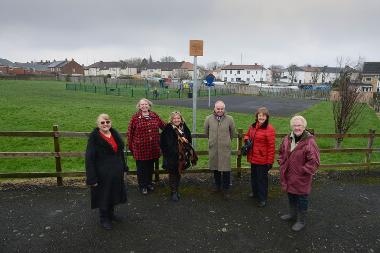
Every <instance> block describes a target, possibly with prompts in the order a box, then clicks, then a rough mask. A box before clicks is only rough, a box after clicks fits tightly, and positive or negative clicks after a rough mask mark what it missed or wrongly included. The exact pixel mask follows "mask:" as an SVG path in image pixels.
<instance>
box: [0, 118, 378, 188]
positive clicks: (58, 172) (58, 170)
mask: <svg viewBox="0 0 380 253" xmlns="http://www.w3.org/2000/svg"><path fill="white" fill-rule="evenodd" d="M89 134H90V133H89V132H69V131H62V132H61V131H59V130H58V126H57V125H54V126H53V131H0V137H15V138H17V137H31V138H41V137H45V138H46V137H51V138H53V140H54V151H47V152H0V159H7V158H30V157H39V158H47V157H54V158H55V172H10V173H0V178H43V177H56V178H57V185H62V184H63V177H76V176H84V175H85V172H84V171H74V172H63V171H62V160H61V158H67V157H84V156H85V152H81V151H71V152H62V151H61V149H60V138H87V137H88V136H89ZM121 134H122V135H123V136H125V133H121ZM285 135H286V134H276V138H282V137H284V136H285ZM192 136H193V138H199V139H202V138H206V135H205V134H199V133H195V134H192ZM314 136H315V137H316V138H333V139H336V138H362V139H367V140H368V145H367V147H366V148H341V149H335V148H329V149H320V152H321V153H363V154H365V162H363V163H336V164H321V165H320V168H359V167H360V168H361V167H365V168H366V169H367V171H368V170H369V169H370V168H371V167H372V166H377V165H380V162H372V161H371V155H372V153H380V147H373V143H374V139H375V138H376V137H380V134H376V133H375V130H369V133H367V134H364V133H360V134H318V133H315V134H314ZM234 138H236V139H237V146H236V149H233V150H232V152H231V153H232V155H234V156H236V167H233V168H232V169H233V171H235V172H236V173H237V175H238V177H240V176H241V172H242V170H243V169H246V168H243V167H242V165H241V164H242V163H241V162H242V155H241V152H240V149H241V146H242V144H243V130H242V129H238V132H237V133H235V136H234ZM276 152H278V151H276ZM126 154H127V156H128V155H130V154H131V153H130V151H127V152H126ZM197 154H198V155H200V156H206V155H208V151H207V150H199V151H197ZM275 168H276V167H275ZM205 172H209V169H207V168H198V169H192V170H188V171H186V173H205ZM135 173H136V172H135V171H132V172H131V174H135ZM160 174H166V171H163V170H159V161H158V160H157V161H156V163H155V180H156V181H158V180H159V175H160Z"/></svg>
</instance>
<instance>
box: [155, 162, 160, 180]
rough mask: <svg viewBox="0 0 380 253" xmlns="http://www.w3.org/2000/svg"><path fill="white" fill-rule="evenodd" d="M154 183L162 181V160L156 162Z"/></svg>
mask: <svg viewBox="0 0 380 253" xmlns="http://www.w3.org/2000/svg"><path fill="white" fill-rule="evenodd" d="M154 181H155V182H158V181H160V159H159V158H158V159H156V160H155V161H154Z"/></svg>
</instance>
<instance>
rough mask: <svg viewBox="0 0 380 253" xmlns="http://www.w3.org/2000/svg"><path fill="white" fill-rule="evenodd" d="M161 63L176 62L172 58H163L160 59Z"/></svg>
mask: <svg viewBox="0 0 380 253" xmlns="http://www.w3.org/2000/svg"><path fill="white" fill-rule="evenodd" d="M160 61H161V62H176V61H177V60H176V59H175V58H174V57H173V56H164V57H161V59H160Z"/></svg>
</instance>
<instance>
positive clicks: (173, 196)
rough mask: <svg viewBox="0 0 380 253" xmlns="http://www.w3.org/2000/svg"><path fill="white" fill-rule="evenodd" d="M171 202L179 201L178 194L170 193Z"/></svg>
mask: <svg viewBox="0 0 380 253" xmlns="http://www.w3.org/2000/svg"><path fill="white" fill-rule="evenodd" d="M171 200H172V201H174V202H177V201H179V196H178V192H172V193H171Z"/></svg>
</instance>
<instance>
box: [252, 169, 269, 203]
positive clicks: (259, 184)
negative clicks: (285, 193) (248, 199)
mask: <svg viewBox="0 0 380 253" xmlns="http://www.w3.org/2000/svg"><path fill="white" fill-rule="evenodd" d="M251 186H252V193H253V196H255V197H257V198H258V200H259V201H267V198H268V167H267V166H266V165H265V164H251Z"/></svg>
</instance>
